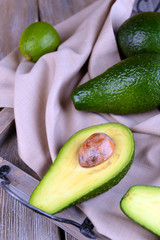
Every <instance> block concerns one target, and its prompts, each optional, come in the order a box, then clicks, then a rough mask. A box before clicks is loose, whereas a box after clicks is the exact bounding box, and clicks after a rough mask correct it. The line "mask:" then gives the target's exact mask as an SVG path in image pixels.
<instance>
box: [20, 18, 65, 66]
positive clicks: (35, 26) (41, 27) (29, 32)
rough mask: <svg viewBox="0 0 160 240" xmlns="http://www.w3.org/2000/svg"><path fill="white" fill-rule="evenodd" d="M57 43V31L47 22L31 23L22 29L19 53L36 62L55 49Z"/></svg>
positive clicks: (58, 40)
mask: <svg viewBox="0 0 160 240" xmlns="http://www.w3.org/2000/svg"><path fill="white" fill-rule="evenodd" d="M59 45H60V37H59V34H58V32H57V31H56V30H55V28H54V27H53V26H52V25H51V24H49V23H47V22H36V23H32V24H31V25H29V26H28V27H27V28H26V29H25V30H24V32H23V33H22V35H21V38H20V40H19V49H20V51H21V54H22V55H23V56H24V57H25V58H26V59H27V60H28V61H32V62H36V61H37V60H38V59H39V58H40V57H41V56H43V55H44V54H46V53H50V52H53V51H55V50H57V48H58V46H59Z"/></svg>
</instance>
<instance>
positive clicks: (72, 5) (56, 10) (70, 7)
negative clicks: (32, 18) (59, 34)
mask: <svg viewBox="0 0 160 240" xmlns="http://www.w3.org/2000/svg"><path fill="white" fill-rule="evenodd" d="M94 1H95V0H78V1H76V0H58V1H53V0H45V1H44V0H39V17H40V19H41V21H47V22H49V23H51V24H52V25H56V24H58V23H59V22H61V21H63V20H65V19H67V18H68V17H70V16H72V15H73V14H75V13H76V12H78V11H80V10H82V9H83V8H85V7H87V6H88V5H90V4H91V3H93V2H94Z"/></svg>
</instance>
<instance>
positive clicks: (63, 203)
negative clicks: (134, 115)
mask: <svg viewBox="0 0 160 240" xmlns="http://www.w3.org/2000/svg"><path fill="white" fill-rule="evenodd" d="M108 150H109V151H108ZM87 156H88V157H87ZM104 156H105V158H103V157H104ZM133 157H134V137H133V133H132V132H131V130H130V129H129V128H127V127H126V126H124V125H122V124H119V123H106V124H100V125H96V126H91V127H89V128H85V129H82V130H80V131H79V132H77V133H75V134H74V135H73V136H72V137H71V138H70V139H69V140H68V141H67V142H66V143H65V144H64V145H63V147H62V148H61V150H60V152H59V154H58V156H57V158H56V160H55V162H54V163H53V164H52V166H51V167H50V169H49V170H48V172H47V173H46V175H45V176H44V177H43V178H42V180H41V181H40V183H39V184H38V186H37V187H36V188H35V190H34V191H33V193H32V195H31V197H30V200H29V203H30V204H32V205H33V206H35V207H37V208H39V209H41V210H43V211H45V212H48V213H50V214H54V213H57V212H59V211H61V210H63V209H65V208H67V207H69V206H72V205H75V204H76V203H80V202H82V201H86V200H88V199H90V198H92V197H95V196H97V195H99V194H101V193H103V192H105V191H107V190H109V189H110V188H112V187H113V186H114V185H116V184H118V183H119V181H120V180H121V179H122V178H123V177H124V176H125V175H126V173H127V172H128V170H129V168H130V166H131V164H132V161H133ZM99 160H101V161H99Z"/></svg>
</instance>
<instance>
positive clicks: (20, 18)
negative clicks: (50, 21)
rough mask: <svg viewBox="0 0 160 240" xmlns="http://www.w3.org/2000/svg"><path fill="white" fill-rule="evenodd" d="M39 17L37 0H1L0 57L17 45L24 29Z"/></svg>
mask: <svg viewBox="0 0 160 240" xmlns="http://www.w3.org/2000/svg"><path fill="white" fill-rule="evenodd" d="M37 19H38V13H37V1H36V0H32V1H25V0H21V1H19V0H0V33H1V34H0V59H2V58H3V57H4V56H6V55H7V54H8V53H9V52H10V51H12V50H13V49H14V48H15V47H17V45H18V42H19V37H20V35H21V33H22V31H23V30H24V29H25V28H26V27H27V26H28V25H29V24H30V23H32V22H34V21H37Z"/></svg>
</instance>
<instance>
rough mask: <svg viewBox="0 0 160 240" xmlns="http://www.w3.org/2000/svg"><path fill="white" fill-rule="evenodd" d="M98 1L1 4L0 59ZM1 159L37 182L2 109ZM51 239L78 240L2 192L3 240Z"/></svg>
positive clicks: (3, 0) (4, 0)
mask: <svg viewBox="0 0 160 240" xmlns="http://www.w3.org/2000/svg"><path fill="white" fill-rule="evenodd" d="M94 1H95V0H70V1H68V0H0V59H2V58H3V57H5V56H6V55H7V54H8V53H9V52H10V51H12V50H13V49H14V48H15V47H17V45H18V42H19V38H20V36H21V33H22V32H23V30H24V29H25V28H26V27H27V26H28V25H29V24H31V23H32V22H35V21H39V20H41V21H47V22H49V23H51V24H52V25H56V24H57V23H59V22H61V21H63V20H64V19H66V18H68V17H69V16H71V15H73V14H74V13H76V12H78V11H79V10H81V9H83V8H84V7H86V6H87V5H89V4H91V3H93V2H94ZM156 1H157V0H156ZM142 2H143V3H144V2H146V1H142ZM142 2H141V4H143V3H142ZM154 3H155V1H154V0H151V1H148V3H147V2H146V4H148V5H146V6H148V10H151V11H152V10H153V9H151V7H152V5H154ZM156 4H158V1H157V2H156ZM141 6H142V5H141ZM142 7H143V6H142ZM154 7H155V6H154ZM154 9H155V8H154ZM133 12H134V13H135V10H134V11H133ZM0 157H2V158H4V159H7V160H8V161H9V162H11V163H13V164H14V165H15V166H17V167H18V168H20V169H22V170H23V171H25V172H26V173H28V174H29V175H31V176H33V177H34V178H37V175H36V174H35V173H34V172H33V171H32V170H31V169H30V168H29V167H28V166H26V165H25V163H24V162H23V161H22V160H21V159H20V158H19V156H18V152H17V139H16V129H15V125H14V113H13V109H6V108H4V109H0ZM51 239H53V240H60V239H62V240H63V239H66V240H75V238H74V237H73V236H71V235H70V234H69V233H67V232H65V231H63V230H62V229H61V228H59V227H57V226H56V225H55V224H54V223H53V222H52V221H49V220H48V219H47V218H46V217H43V216H41V215H39V214H37V213H34V212H33V211H32V210H30V209H28V208H26V207H25V206H24V205H22V204H21V203H19V202H18V201H16V200H15V199H14V198H12V197H10V196H9V195H8V194H7V193H5V192H4V191H3V190H2V188H0V240H51ZM81 239H83V237H82V238H81Z"/></svg>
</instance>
